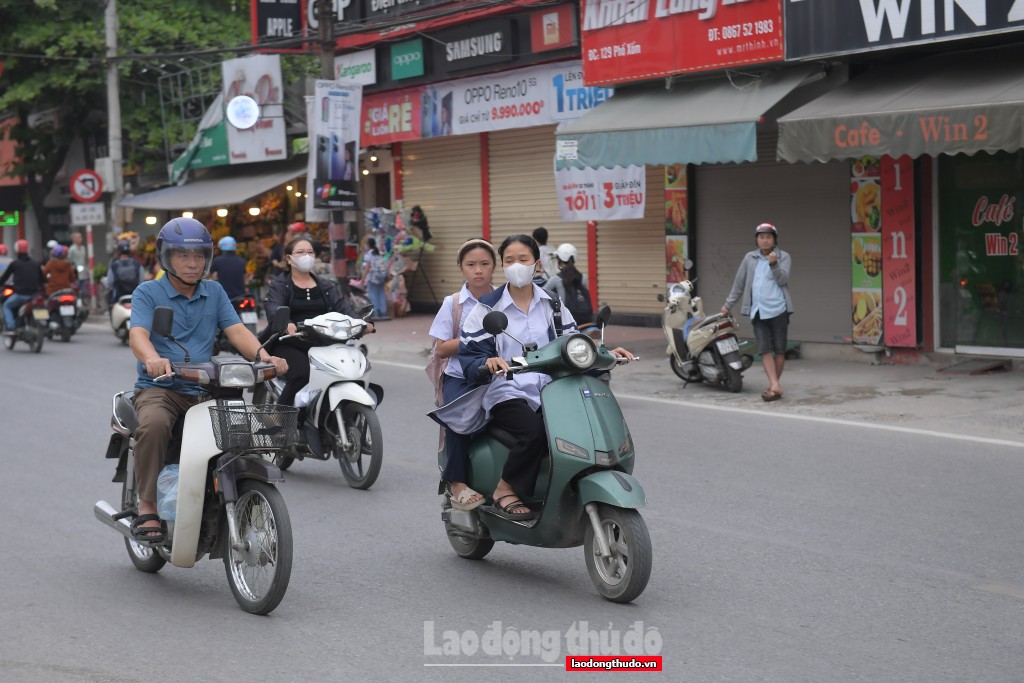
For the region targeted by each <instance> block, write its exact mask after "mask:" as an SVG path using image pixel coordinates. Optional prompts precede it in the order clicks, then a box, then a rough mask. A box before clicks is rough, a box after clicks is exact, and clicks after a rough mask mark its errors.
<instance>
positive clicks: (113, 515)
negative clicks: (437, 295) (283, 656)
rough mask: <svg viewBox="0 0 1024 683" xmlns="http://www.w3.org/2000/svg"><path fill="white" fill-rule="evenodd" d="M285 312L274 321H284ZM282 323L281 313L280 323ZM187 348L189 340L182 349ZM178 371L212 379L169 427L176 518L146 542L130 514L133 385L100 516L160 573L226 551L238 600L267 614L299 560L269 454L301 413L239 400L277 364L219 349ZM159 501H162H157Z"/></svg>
mask: <svg viewBox="0 0 1024 683" xmlns="http://www.w3.org/2000/svg"><path fill="white" fill-rule="evenodd" d="M282 310H283V311H284V314H283V318H284V320H282V321H280V322H279V324H275V327H274V329H281V327H282V326H284V325H287V315H288V309H286V308H282ZM173 315H174V313H173V311H172V310H171V309H170V308H166V307H158V308H156V309H155V311H154V315H153V333H154V334H158V335H161V336H164V337H167V338H168V339H170V340H171V341H172V342H174V343H175V344H178V345H179V346H181V344H179V343H178V342H177V340H175V339H174V338H173V337H171V336H170V331H171V329H172V327H171V323H172V321H173ZM275 323H278V321H275ZM182 348H183V349H184V347H182ZM171 367H172V370H173V372H174V374H176V375H178V376H180V377H182V378H184V379H189V380H193V381H196V382H199V383H200V384H204V385H206V386H207V387H208V388H209V390H210V396H211V399H210V400H208V401H204V402H203V403H199V404H198V405H195V406H193V407H191V408H190V409H189V410H188V412H187V413H186V414H185V416H184V419H182V420H179V421H178V424H177V425H176V426H175V428H174V431H173V432H172V437H171V442H170V445H169V448H168V452H167V460H168V462H172V463H173V462H174V459H175V458H177V459H178V461H179V465H178V477H177V499H176V503H175V504H174V506H173V509H174V514H173V515H169V516H173V520H170V519H166V518H165V519H164V520H163V521H162V524H163V525H164V529H165V533H164V534H162V535H163V538H159V539H154V540H153V541H152V542H150V541H139V540H136V538H135V537H134V536H133V535H132V531H131V525H130V524H129V519H135V518H137V517H138V514H139V513H138V492H137V490H136V485H135V467H134V462H135V458H134V455H133V450H134V447H135V439H134V434H135V430H136V429H137V428H138V417H137V415H136V412H135V407H134V405H133V404H132V394H133V392H131V391H127V392H121V393H119V394H116V395H115V396H114V404H113V415H112V417H111V426H112V427H113V429H114V434H112V435H111V440H110V444H109V446H108V448H107V457H108V458H116V459H117V460H118V465H117V470H116V472H115V474H114V479H113V480H114V481H115V482H122V489H121V501H120V503H119V505H118V506H117V507H116V508H115V507H114V506H112V505H111V504H110V503H108V502H106V501H103V500H101V501H99V502H97V503H96V504H95V505H94V506H93V513H94V514H95V516H96V518H97V519H99V520H100V521H101V522H103V523H104V524H106V525H107V526H109V527H111V528H113V529H115V530H116V531H118V532H119V533H120V534H121V535H123V536H124V537H125V539H124V540H125V546H126V547H127V549H128V557H129V558H131V561H132V564H134V565H135V567H136V568H137V569H139V570H140V571H143V572H147V573H155V572H158V571H160V569H161V568H163V566H164V564H166V563H167V562H168V561H169V562H170V563H171V564H173V565H174V566H176V567H186V568H187V567H193V566H195V564H196V561H197V560H199V559H200V558H202V557H203V556H204V555H206V554H209V556H210V558H211V559H214V558H223V561H224V570H225V573H226V574H227V578H228V583H229V584H230V586H231V592H232V594H234V596H235V600H236V601H237V602H238V604H239V605H240V606H241V608H242V609H244V610H245V611H247V612H251V613H253V614H267V613H269V612H270V611H272V610H273V609H274V608H275V607H277V605H278V604H279V603H280V602H281V599H282V598H283V597H284V594H285V591H286V590H287V588H288V581H289V579H290V577H291V566H292V529H291V521H290V518H289V516H288V510H287V508H286V507H285V503H284V499H283V498H282V496H281V493H280V492H279V491H278V490H277V488H275V487H274V484H276V483H279V482H281V481H284V476H283V475H282V474H281V471H280V469H278V468H277V467H275V466H274V465H273V464H271V463H269V462H267V461H266V459H265V458H264V457H263V456H264V454H265V453H268V452H273V451H275V450H277V449H279V448H282V447H284V446H286V445H287V444H288V443H289V441H291V440H292V439H293V438H294V435H295V417H296V413H297V412H298V411H297V410H296V409H295V408H291V407H287V406H276V405H275V406H251V405H246V404H245V402H244V400H243V399H242V390H243V389H244V388H246V387H252V386H254V385H259V384H262V383H263V382H264V381H266V380H267V379H269V378H271V377H273V376H274V374H275V372H276V371H275V369H274V366H273V365H272V364H270V363H251V362H249V361H247V360H245V359H243V358H242V357H240V356H219V357H215V358H212V359H211V360H210V361H208V362H205V363H190V362H189V356H188V350H187V349H186V350H185V362H184V363H174V364H172V366H171ZM158 505H159V501H158Z"/></svg>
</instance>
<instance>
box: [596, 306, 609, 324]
mask: <svg viewBox="0 0 1024 683" xmlns="http://www.w3.org/2000/svg"><path fill="white" fill-rule="evenodd" d="M611 317H612V309H611V308H609V307H608V306H602V307H601V308H600V310H598V311H597V316H595V318H594V324H595V325H597V326H598V327H604V326H605V325H606V324H608V320H609V319H610V318H611Z"/></svg>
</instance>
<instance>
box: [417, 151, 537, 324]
mask: <svg viewBox="0 0 1024 683" xmlns="http://www.w3.org/2000/svg"><path fill="white" fill-rule="evenodd" d="M552 144H554V143H552ZM402 169H403V173H402V184H403V195H404V200H405V206H406V208H412V207H413V206H415V205H417V204H418V205H419V206H420V207H421V208H422V209H423V212H424V213H425V214H426V216H427V221H428V222H429V223H430V231H431V233H433V240H432V243H433V244H434V245H435V246H436V247H437V248H436V249H435V251H434V252H432V253H424V254H423V258H422V261H421V262H420V266H419V269H420V270H419V272H418V273H416V274H412V273H409V274H407V277H406V283H407V284H409V285H410V290H409V301H410V302H412V303H414V304H421V305H425V306H426V307H428V308H430V307H435V308H436V307H437V306H440V304H441V300H442V299H443V298H444V297H445V296H447V295H448V294H451V293H452V292H454V291H456V290H457V289H459V288H460V287H461V286H462V283H463V279H462V274H461V273H460V272H459V269H458V267H457V266H456V264H455V260H456V258H457V256H458V250H459V247H460V246H461V245H462V243H463V242H465V241H466V240H467V239H469V238H470V237H478V236H479V235H480V226H481V224H482V221H481V216H482V213H481V211H482V204H481V182H480V136H479V135H460V136H456V137H450V138H439V139H434V140H418V141H415V142H405V143H402ZM428 284H429V287H428ZM431 290H433V295H431Z"/></svg>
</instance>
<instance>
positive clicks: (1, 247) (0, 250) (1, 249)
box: [0, 242, 7, 256]
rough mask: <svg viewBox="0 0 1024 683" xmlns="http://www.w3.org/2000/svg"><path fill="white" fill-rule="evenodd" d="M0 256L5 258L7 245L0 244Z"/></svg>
mask: <svg viewBox="0 0 1024 683" xmlns="http://www.w3.org/2000/svg"><path fill="white" fill-rule="evenodd" d="M0 256H7V245H6V244H4V243H2V242H0Z"/></svg>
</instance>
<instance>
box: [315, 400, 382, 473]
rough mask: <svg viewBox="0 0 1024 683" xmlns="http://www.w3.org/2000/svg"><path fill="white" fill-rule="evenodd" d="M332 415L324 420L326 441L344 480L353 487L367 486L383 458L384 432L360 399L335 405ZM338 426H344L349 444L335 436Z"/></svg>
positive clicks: (371, 409)
mask: <svg viewBox="0 0 1024 683" xmlns="http://www.w3.org/2000/svg"><path fill="white" fill-rule="evenodd" d="M333 417H334V419H333V420H330V419H328V420H327V431H328V436H329V438H330V441H329V443H331V444H332V447H331V448H332V454H333V455H334V457H336V458H337V459H338V462H339V463H340V464H341V473H342V474H343V475H344V476H345V481H347V482H348V485H349V486H351V487H352V488H354V489H368V488H370V487H371V486H373V482H375V481H377V475H379V474H380V466H381V463H382V462H383V460H384V436H383V434H382V433H381V429H380V421H379V420H378V419H377V413H375V412H374V410H373V408H370V407H369V406H364V405H362V404H361V403H346V404H345V405H344V406H343V407H341V408H335V410H334V415H333ZM341 430H347V431H346V434H347V435H348V448H345V447H344V446H343V445H342V442H341V439H340V438H339V437H338V434H340V433H341Z"/></svg>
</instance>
